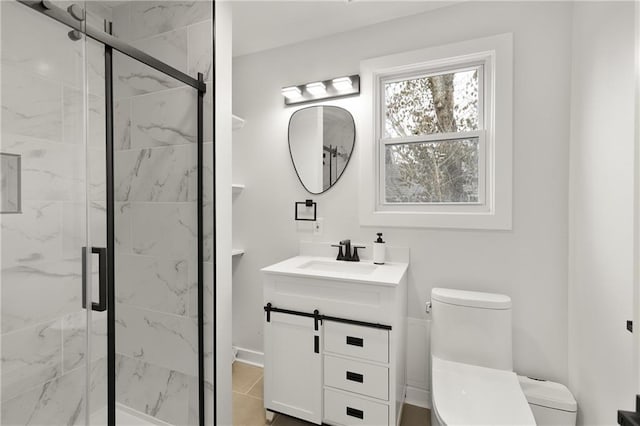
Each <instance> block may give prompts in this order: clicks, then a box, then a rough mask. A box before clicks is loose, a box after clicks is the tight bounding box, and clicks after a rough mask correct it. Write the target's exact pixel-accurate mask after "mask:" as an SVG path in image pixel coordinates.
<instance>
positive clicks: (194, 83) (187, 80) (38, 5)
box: [17, 0, 217, 426]
mask: <svg viewBox="0 0 640 426" xmlns="http://www.w3.org/2000/svg"><path fill="white" fill-rule="evenodd" d="M17 1H18V2H19V3H21V4H23V5H25V6H28V7H30V8H31V9H33V10H35V11H37V12H40V13H42V14H44V15H46V16H48V17H50V18H52V19H55V20H56V21H58V22H61V23H63V24H65V25H66V26H68V27H70V28H71V29H73V30H75V31H79V32H80V33H82V34H84V35H86V36H87V37H89V38H91V39H93V40H95V41H97V42H100V43H102V44H103V45H104V49H105V61H104V63H105V120H106V174H107V176H106V178H107V179H106V191H107V224H106V225H107V226H106V228H107V424H108V425H109V426H116V335H115V331H116V330H115V323H116V322H115V280H114V277H115V268H114V265H115V254H114V243H115V199H114V189H115V184H114V155H113V153H114V146H113V106H114V102H113V51H117V52H120V53H122V54H124V55H126V56H128V57H130V58H132V59H135V60H137V61H139V62H141V63H143V64H145V65H147V66H149V67H151V68H154V69H155V70H157V71H160V72H162V73H164V74H166V75H168V76H170V77H173V78H174V79H176V80H179V81H181V82H182V83H184V84H186V85H188V86H191V87H192V88H194V89H196V90H197V91H198V100H197V127H198V129H197V140H196V143H197V163H198V164H197V173H198V179H197V190H196V192H197V210H198V219H197V222H198V232H197V237H198V238H197V240H198V243H197V245H198V303H197V304H198V423H199V425H200V426H205V364H204V178H203V168H204V167H203V161H204V154H203V143H204V95H205V93H206V91H207V86H206V84H205V83H204V76H203V75H202V73H198V75H197V78H193V77H191V76H190V75H188V74H185V73H183V72H182V71H180V70H178V69H176V68H174V67H172V66H170V65H169V64H166V63H164V62H162V61H160V60H158V59H156V58H154V57H153V56H151V55H148V54H146V53H145V52H143V51H141V50H139V49H136V48H135V47H133V46H131V45H129V44H127V43H125V42H123V41H122V40H120V39H118V38H116V37H114V36H113V35H112V31H111V23H110V22H109V23H105V31H100V30H98V29H95V28H92V27H89V26H87V25H85V24H84V22H86V20H85V21H78V20H76V19H74V18H73V17H72V16H71V15H70V14H69V13H67V11H65V10H63V9H60V8H58V7H57V6H55V5H53V4H52V3H51V2H50V1H48V0H17ZM211 2H212V5H213V16H212V18H213V21H214V27H215V0H211ZM212 43H213V40H212ZM214 58H215V45H214ZM213 75H214V76H215V60H213ZM212 119H213V117H212ZM214 129H215V122H214ZM214 157H215V150H214ZM212 160H215V158H214V159H212ZM213 169H214V172H213V176H214V182H213V184H214V196H213V199H212V200H211V201H212V202H213V212H214V218H213V220H214V224H213V237H212V238H213V256H214V270H215V254H216V241H215V237H216V231H215V229H216V221H215V212H216V197H215V162H214V163H213ZM213 280H214V285H213V294H214V309H215V294H216V291H215V287H216V286H215V274H214V277H213ZM212 321H213V329H214V335H213V336H211V337H212V338H213V339H214V341H213V347H214V350H213V363H214V364H213V366H211V368H213V374H214V375H213V382H214V383H213V387H214V398H215V394H216V388H217V387H216V364H215V363H216V350H215V348H216V342H215V330H216V315H215V313H214V314H213V318H212ZM212 408H213V421H214V424H215V419H216V414H217V413H216V411H217V410H215V404H213V406H212Z"/></svg>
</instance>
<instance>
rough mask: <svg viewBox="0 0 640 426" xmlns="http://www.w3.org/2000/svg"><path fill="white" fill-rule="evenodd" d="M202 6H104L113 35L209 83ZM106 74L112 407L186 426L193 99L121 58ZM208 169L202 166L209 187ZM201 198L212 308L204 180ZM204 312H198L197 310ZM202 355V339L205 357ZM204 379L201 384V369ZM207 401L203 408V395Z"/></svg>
mask: <svg viewBox="0 0 640 426" xmlns="http://www.w3.org/2000/svg"><path fill="white" fill-rule="evenodd" d="M211 7H212V3H211V2H208V1H200V2H193V1H181V2H171V1H157V2H149V1H141V2H138V1H133V2H128V3H125V4H121V5H118V6H116V7H114V8H113V28H114V35H115V36H117V37H119V38H121V39H123V40H125V41H127V42H129V43H130V44H132V45H134V46H135V47H137V48H139V49H141V50H143V51H145V52H146V53H149V54H151V55H153V56H155V57H157V58H159V59H161V60H162V61H164V62H166V63H168V64H170V65H172V66H173V67H175V68H177V69H178V70H180V71H183V72H185V73H188V74H189V75H192V76H195V75H196V73H197V72H202V73H203V74H204V76H205V81H207V82H209V81H210V80H211V78H212V53H213V52H212V48H211V40H212V35H211V31H212V10H211ZM114 71H115V84H114V94H115V98H116V103H115V120H116V122H115V129H114V131H115V145H116V150H117V151H116V153H115V173H114V176H115V200H116V211H117V215H116V232H117V235H116V298H117V305H116V347H117V353H118V359H117V395H118V401H119V402H120V403H122V404H124V405H127V406H129V407H131V408H133V409H135V410H138V411H142V412H144V413H146V414H148V415H151V416H154V417H157V418H158V419H161V420H163V421H166V422H169V423H171V424H176V425H196V424H197V423H198V422H197V420H198V382H197V376H198V370H197V369H198V356H197V354H198V352H197V350H198V339H197V322H196V318H197V314H198V309H197V298H196V296H197V293H196V290H197V270H198V269H197V263H196V262H197V210H196V209H197V204H196V200H197V193H196V189H197V188H196V178H197V170H196V165H197V151H196V135H197V133H196V132H197V115H196V111H197V110H196V105H197V104H196V101H197V92H196V91H195V90H194V89H192V88H190V87H187V86H185V85H184V84H182V83H180V82H179V81H176V80H174V79H172V78H171V77H168V76H166V75H163V74H162V73H160V72H157V71H154V70H153V69H151V68H149V67H147V66H145V65H143V64H140V63H137V62H136V61H134V60H131V59H129V58H127V57H125V56H123V55H116V56H115V57H114ZM208 86H209V88H210V87H211V85H210V84H208ZM210 92H211V90H209V93H208V96H206V97H205V105H206V110H205V118H206V119H205V139H204V140H205V158H206V159H208V160H210V159H211V158H212V157H213V151H212V147H213V144H212V140H213V126H212V119H211V117H212V109H211V104H212V102H211V93H210ZM212 170H213V168H212V167H211V163H210V161H208V162H207V163H205V176H204V178H205V182H207V183H209V184H210V183H211V182H212V181H213V175H212ZM205 192H206V195H205V203H206V208H205V217H206V218H208V219H209V223H207V224H205V225H206V226H205V261H206V262H207V265H206V266H205V271H206V273H205V282H206V283H207V284H208V285H207V290H206V294H207V296H206V297H205V300H208V301H211V300H212V299H213V295H212V290H211V288H212V285H211V284H212V280H213V277H212V274H211V271H212V270H213V264H212V263H211V262H212V236H213V232H212V229H213V225H212V219H211V218H212V215H213V211H212V208H211V200H212V194H213V189H212V187H211V185H208V186H207V187H206V191H205ZM212 312H213V307H212V306H207V310H206V311H205V314H206V313H209V314H210V313H212ZM205 316H206V318H205V320H206V323H207V331H206V334H205V335H207V336H212V335H213V330H212V329H211V326H210V324H211V321H210V318H211V315H205ZM212 348H213V347H212V342H211V341H208V347H207V348H206V350H205V352H206V355H207V360H208V361H212ZM207 373H208V374H207V376H208V382H209V383H211V382H212V369H211V371H207ZM209 388H211V385H209ZM208 398H210V400H211V401H212V402H213V396H212V395H211V393H210V392H208ZM208 405H209V406H212V404H208Z"/></svg>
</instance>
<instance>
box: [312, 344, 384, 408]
mask: <svg viewBox="0 0 640 426" xmlns="http://www.w3.org/2000/svg"><path fill="white" fill-rule="evenodd" d="M324 384H325V385H326V386H331V387H334V388H338V389H343V390H346V391H349V392H356V393H359V394H362V395H367V396H371V397H373V398H378V399H384V400H385V401H387V400H388V399H389V369H388V368H386V367H381V366H379V365H373V364H367V363H365V362H360V361H353V360H349V359H344V358H337V357H333V356H330V355H325V357H324Z"/></svg>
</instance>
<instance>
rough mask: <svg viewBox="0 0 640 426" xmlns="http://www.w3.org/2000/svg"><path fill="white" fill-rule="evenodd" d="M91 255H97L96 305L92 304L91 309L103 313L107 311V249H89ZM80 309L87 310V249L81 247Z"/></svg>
mask: <svg viewBox="0 0 640 426" xmlns="http://www.w3.org/2000/svg"><path fill="white" fill-rule="evenodd" d="M91 254H97V255H98V303H96V302H92V303H91V309H93V310H94V311H98V312H103V311H106V310H107V249H106V247H91ZM82 307H83V308H85V309H86V308H87V247H82Z"/></svg>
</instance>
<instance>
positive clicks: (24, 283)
mask: <svg viewBox="0 0 640 426" xmlns="http://www.w3.org/2000/svg"><path fill="white" fill-rule="evenodd" d="M78 4H80V5H82V6H84V4H82V3H81V2H78ZM0 27H1V34H0V52H1V53H0V60H1V62H0V80H1V85H0V104H1V106H2V115H1V116H0V157H1V158H2V162H1V163H0V164H1V166H0V175H1V181H2V185H1V187H0V192H1V194H0V199H2V200H3V201H2V204H1V206H2V207H1V208H2V213H1V214H0V300H1V303H0V339H1V340H0V348H1V361H0V363H1V365H0V371H1V377H0V380H1V398H0V423H1V424H3V425H27V424H37V425H61V424H68V425H75V424H90V423H91V420H90V417H91V414H92V412H94V411H96V410H99V409H100V408H101V406H104V405H105V404H106V395H105V392H104V389H105V386H106V383H105V379H106V361H105V358H104V357H101V356H100V352H101V350H100V348H99V347H96V346H95V345H96V344H99V342H100V339H94V337H93V334H94V333H93V331H92V330H94V329H95V331H96V332H98V333H99V332H100V331H99V330H101V327H102V326H101V325H99V324H101V323H103V322H104V320H103V318H102V315H103V313H102V312H94V311H91V310H85V309H84V308H83V302H85V303H89V304H91V302H92V299H96V297H97V295H95V294H93V293H95V292H96V291H95V289H96V288H97V286H96V285H95V283H94V278H96V277H97V275H98V274H97V272H98V271H97V266H98V263H99V262H97V255H88V256H87V260H86V263H85V264H86V267H84V268H83V262H82V253H83V248H90V247H93V246H98V244H102V243H101V242H100V241H99V240H100V235H99V231H96V232H95V233H94V232H93V230H92V229H91V228H92V227H93V226H92V225H91V223H92V218H95V217H97V216H96V212H100V210H101V208H102V206H101V205H100V203H99V200H97V197H98V195H97V193H98V192H99V191H100V189H99V186H100V184H99V183H96V181H95V180H92V176H94V175H99V171H98V170H96V168H95V167H93V166H91V158H92V156H94V153H93V152H92V151H91V147H92V146H93V145H94V144H102V146H104V118H103V117H104V103H103V102H101V100H100V98H101V97H103V96H104V93H103V91H104V81H103V80H102V82H101V81H100V71H99V67H98V68H91V67H90V66H88V62H87V52H88V51H89V49H90V48H91V47H90V46H88V45H87V44H86V40H85V38H84V36H82V34H73V33H70V28H68V27H66V26H65V25H63V24H60V23H58V22H56V21H55V20H53V19H49V18H48V17H46V16H43V15H41V14H39V13H37V12H35V11H33V10H31V9H30V8H29V7H27V6H25V5H22V4H19V3H17V2H14V1H2V2H0ZM95 48H96V46H93V49H95ZM95 53H97V54H99V52H95ZM101 90H102V92H101ZM101 123H102V124H101ZM5 159H6V161H5ZM94 238H95V239H96V241H93V239H94ZM96 243H97V244H96ZM94 269H95V273H94ZM83 283H90V284H91V285H86V286H84V287H86V291H84V292H83ZM83 294H84V297H85V300H83ZM94 324H96V326H95V327H94ZM92 352H93V353H92ZM102 353H105V352H102Z"/></svg>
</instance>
